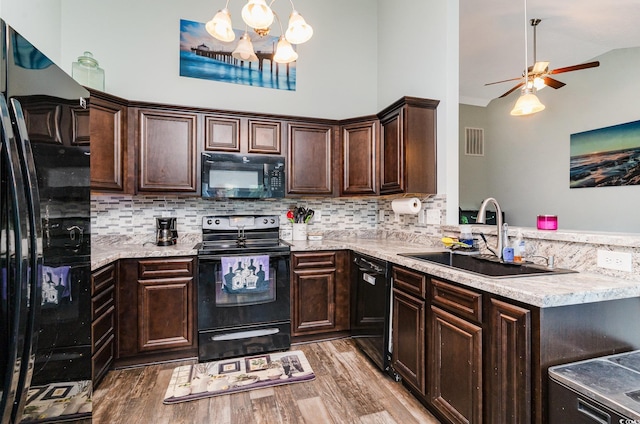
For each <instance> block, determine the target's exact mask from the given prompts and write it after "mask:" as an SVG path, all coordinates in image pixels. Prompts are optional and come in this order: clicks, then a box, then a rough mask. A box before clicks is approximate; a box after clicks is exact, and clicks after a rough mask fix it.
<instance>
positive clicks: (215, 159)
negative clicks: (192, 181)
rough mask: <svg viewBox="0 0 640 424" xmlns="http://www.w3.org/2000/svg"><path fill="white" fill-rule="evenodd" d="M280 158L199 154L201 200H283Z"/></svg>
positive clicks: (283, 181)
mask: <svg viewBox="0 0 640 424" xmlns="http://www.w3.org/2000/svg"><path fill="white" fill-rule="evenodd" d="M284 165H285V161H284V157H282V156H268V155H248V154H247V155H243V154H235V153H211V152H205V153H202V197H203V198H209V199H229V198H235V199H266V198H279V197H284V193H285V166H284Z"/></svg>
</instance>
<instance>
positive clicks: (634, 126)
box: [569, 121, 640, 188]
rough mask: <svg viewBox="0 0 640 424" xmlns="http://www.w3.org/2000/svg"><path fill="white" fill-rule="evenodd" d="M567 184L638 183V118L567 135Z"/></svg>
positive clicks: (639, 145) (639, 158)
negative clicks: (568, 178)
mask: <svg viewBox="0 0 640 424" xmlns="http://www.w3.org/2000/svg"><path fill="white" fill-rule="evenodd" d="M570 143H571V158H570V172H569V173H570V187H571V188H583V187H607V186H626V185H638V184H640V121H634V122H628V123H625V124H620V125H614V126H611V127H605V128H599V129H596V130H590V131H585V132H580V133H576V134H571V139H570Z"/></svg>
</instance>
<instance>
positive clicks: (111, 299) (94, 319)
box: [91, 264, 117, 387]
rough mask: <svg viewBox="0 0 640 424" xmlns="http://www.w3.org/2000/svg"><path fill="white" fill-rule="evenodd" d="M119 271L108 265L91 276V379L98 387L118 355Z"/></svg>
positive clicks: (94, 385)
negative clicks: (116, 335) (117, 289)
mask: <svg viewBox="0 0 640 424" xmlns="http://www.w3.org/2000/svg"><path fill="white" fill-rule="evenodd" d="M116 280H117V268H116V266H115V264H109V265H107V266H104V267H102V268H100V269H99V270H97V271H94V272H93V273H92V274H91V379H92V381H93V387H96V386H97V385H98V383H99V382H100V381H101V380H102V377H104V375H105V374H106V373H107V371H108V370H109V368H111V364H112V363H113V361H114V359H115V355H116V341H115V334H116V333H115V328H116V323H115V321H116V312H115V305H116V303H115V291H116Z"/></svg>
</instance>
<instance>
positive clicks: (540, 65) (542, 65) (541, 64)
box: [529, 62, 549, 74]
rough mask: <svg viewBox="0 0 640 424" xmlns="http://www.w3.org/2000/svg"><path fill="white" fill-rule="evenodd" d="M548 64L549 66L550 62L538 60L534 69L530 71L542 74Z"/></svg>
mask: <svg viewBox="0 0 640 424" xmlns="http://www.w3.org/2000/svg"><path fill="white" fill-rule="evenodd" d="M548 66H549V62H536V63H535V65H533V69H532V70H531V71H529V73H532V74H542V73H543V72H544V71H546V70H547V67H548Z"/></svg>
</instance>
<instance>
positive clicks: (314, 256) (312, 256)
mask: <svg viewBox="0 0 640 424" xmlns="http://www.w3.org/2000/svg"><path fill="white" fill-rule="evenodd" d="M291 262H292V264H291V265H292V266H293V269H296V270H298V269H307V268H334V267H335V266H336V252H313V253H294V254H293V255H292V260H291Z"/></svg>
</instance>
